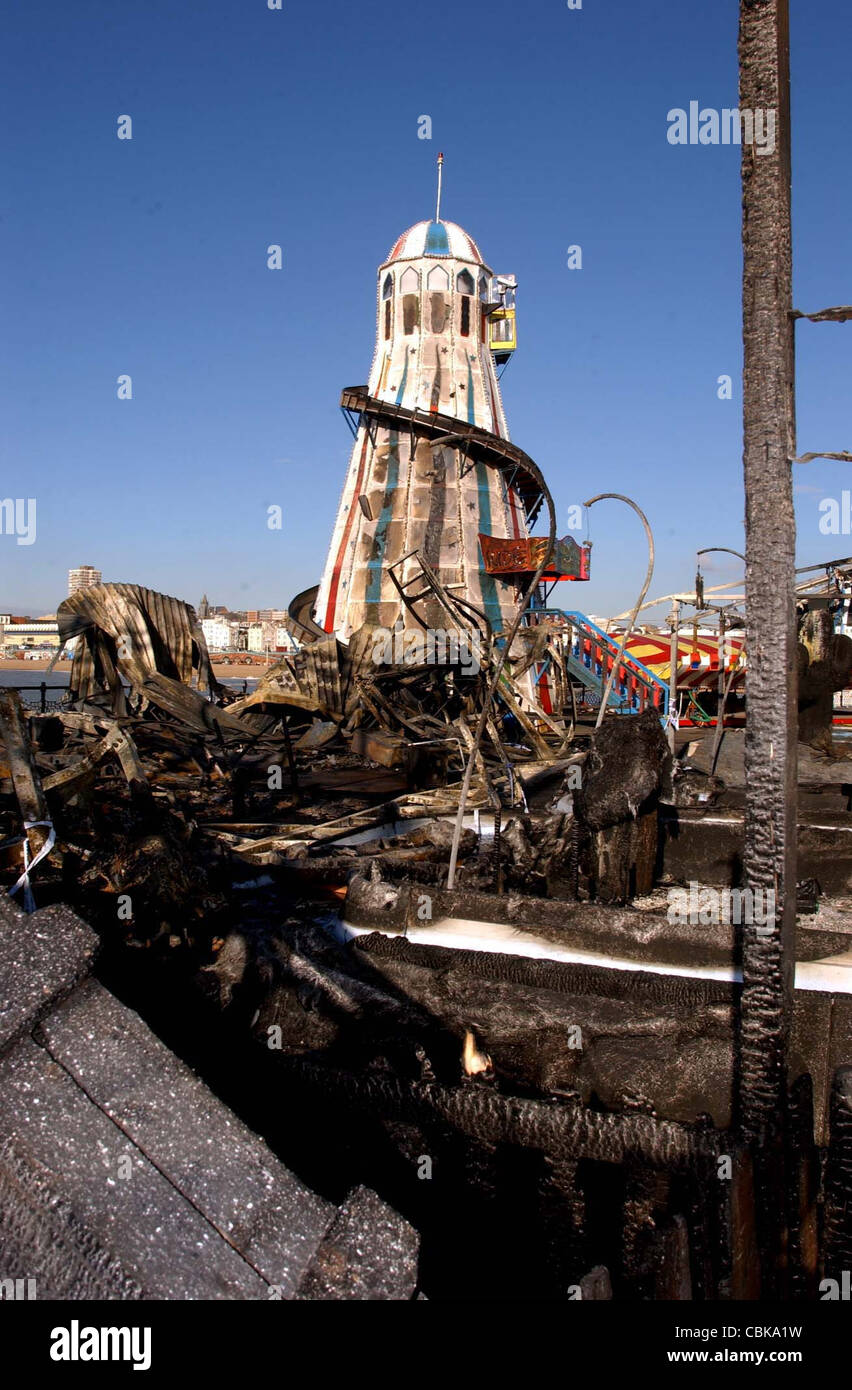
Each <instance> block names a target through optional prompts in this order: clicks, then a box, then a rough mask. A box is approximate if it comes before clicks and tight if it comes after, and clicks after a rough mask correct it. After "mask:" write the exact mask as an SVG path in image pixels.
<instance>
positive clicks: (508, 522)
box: [314, 161, 528, 641]
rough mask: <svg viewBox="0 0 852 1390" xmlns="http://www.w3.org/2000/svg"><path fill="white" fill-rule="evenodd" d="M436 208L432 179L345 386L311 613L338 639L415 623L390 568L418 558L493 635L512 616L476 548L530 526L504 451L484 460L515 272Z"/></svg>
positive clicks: (512, 594)
mask: <svg viewBox="0 0 852 1390" xmlns="http://www.w3.org/2000/svg"><path fill="white" fill-rule="evenodd" d="M439 170H441V161H439ZM439 210H441V186H439V193H438V208H436V215H435V220H434V221H424V222H417V224H416V225H414V227H411V228H410V229H409V231H407V232H404V234H403V235H402V236H400V238H399V239H398V240H396V242H395V243H393V247H392V250H391V254H389V256H388V259H386V261H385V263H384V264H382V265H381V267H379V271H378V285H377V341H375V353H374V357H372V368H371V371H370V381H368V384H367V386H366V388H354V389H352V391H347V392H343V399H342V404H343V407H345V409H346V410H347V411H349V413H350V417H354V421H357V423H354V421H353V423H354V448H353V450H352V459H350V463H349V471H347V475H346V482H345V485H343V495H342V498H341V505H339V509H338V518H336V524H335V530H334V535H332V539H331V548H329V552H328V560H327V563H325V570H324V574H322V582H321V584H320V589H318V595H317V603H316V609H314V619H316V621H317V624H318V626H320V627H321V628H324V631H327V632H335V634H336V635H338V638H341V639H342V641H347V639H349V638H350V635H352V634H353V632H356V631H357V630H359V628H360V627H363V626H364V624H367V626H368V627H385V628H392V627H393V626H395V623H396V621H398V620H399V619H402V621H403V624H404V626H406V627H407V626H413V623H414V620H413V617H411V614H410V613H406V610H404V605H403V603H402V599H400V594H399V588H398V585H396V584H395V582H393V577H392V574H391V570H392V569H393V574H395V575H396V578H398V580H399V581H402V585H403V587H404V585H406V584H407V582H410V581H411V580H416V577H417V571H418V569H420V559H423V560H424V562H425V563H427V566H428V567H429V569H431V570H432V571H434V574H435V575H436V578H438V580H439V582H441V585H442V587H443V588H445V589H446V591H448V594H449V595H453V596H457V598H460V599H464V600H467V602H468V603H471V605H474V606H475V607H477V609H478V610H481V612H482V613H485V614H486V617H488V620H489V623H491V626H492V628H493V630H495V631H499V630H500V628H503V627H505V626H507V624H509V621H510V619H511V617H513V616H514V605H516V585H514V584H511V582H505V581H502V580H500V578H499V577H498V575H495V574H493V573H489V570H488V569H486V564H485V557H484V553H482V546H481V543H480V535H481V534H485V535H489V537H498V538H507V539H509V538H510V539H516V541H518V539H520V541H524V539H525V538H527V535H528V530H527V524H528V507H527V506H525V503H524V498H523V495H521V493H520V492H518V491H517V488H516V486H513V485H511V482H510V481H509V480H507V475H506V474H507V473H509V474H510V473H511V460H510V459H509V457H506V463H507V466H509V467H507V470H500V468H495V467H493V466H491V467H489V464H488V463H486V461H485V459H484V457H482V455H484V446H489V445H491V443H492V442H493V446H496V448H499V446H500V443H503V445H507V443H509V435H507V430H506V417H505V414H503V404H502V400H500V389H499V385H498V378H496V371H495V361H496V360H498V357H499V359H500V360H506V359H507V354H509V353H510V352H511V349H513V347H514V279H513V278H511V277H496V275H495V274H493V271H492V270H491V268H489V267H488V265H486V264H485V261H484V259H482V254H481V252H480V249H478V246H477V243H475V242H474V240H473V238H471V236H468V235H467V232H464V231H463V229H461V228H460V227H457V225H456V224H454V222H446V221H442V220H441V215H439ZM400 562H402V564H400ZM443 621H445V624H446V619H445V620H443Z"/></svg>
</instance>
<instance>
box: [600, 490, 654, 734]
mask: <svg viewBox="0 0 852 1390" xmlns="http://www.w3.org/2000/svg"><path fill="white" fill-rule="evenodd" d="M605 498H612V500H613V501H615V502H626V503H627V506H628V507H632V508H633V510H634V512H635V513H636V515H637V516H638V518H639V520H640V521H641V522H642V525H643V526H644V527H645V535H646V536H647V537H648V572H647V574H646V575H645V583H644V584H643V585H642V590H641V592H640V594H639V597H638V598H637V600H636V602H635V604H634V605H633V612H632V613H631V614H630V620H629V622H628V624H627V627H626V628H625V630H624V635H623V637H622V639H621V645H620V646H619V649H618V653H617V655H616V656H615V657H614V658H613V662H612V666H611V667H610V672H609V675H608V676H607V680H606V685H605V686H604V689H603V694H602V696H601V707H600V709H599V710H598V717H597V721H596V723H595V729H599V728H600V726H601V724H602V723H603V717H604V714H605V713H606V707H607V704H608V702H609V697H610V692H611V690H612V683H613V681H614V680H615V672H616V668H617V667H618V665H619V664H620V662H621V661H622V659H623V657H624V648H625V646H626V645H627V639H628V638H629V637H630V635H631V633H632V631H633V624H634V623H635V621H636V614H637V613H638V612H639V609H640V608H641V607H642V600H643V599H644V597H645V595H646V594H647V592H648V589H649V587H650V584H651V576H652V575H653V573H654V536H653V533H652V531H651V527H650V525H649V523H648V518H647V517H646V515H645V513H644V512H643V511H642V508H641V507H639V506H637V505H636V503H635V502H634V501H633V500H632V499H631V498H630V497H625V496H624V494H623V493H621V492H599V493H598V494H597V496H595V497H591V498H590V499H589V501H588V502H584V503H583V506H584V507H593V506H594V504H595V502H602V501H603V500H604V499H605Z"/></svg>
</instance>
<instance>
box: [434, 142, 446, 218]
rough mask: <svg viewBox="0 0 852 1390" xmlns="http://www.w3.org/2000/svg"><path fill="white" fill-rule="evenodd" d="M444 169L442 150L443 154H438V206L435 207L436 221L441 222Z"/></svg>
mask: <svg viewBox="0 0 852 1390" xmlns="http://www.w3.org/2000/svg"><path fill="white" fill-rule="evenodd" d="M443 169H444V155H443V151H442V152H441V154H439V155H438V202H437V206H436V208H435V221H436V222H440V220H441V174H442V173H443Z"/></svg>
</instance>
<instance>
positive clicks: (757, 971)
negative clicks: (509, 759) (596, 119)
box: [739, 0, 796, 1297]
mask: <svg viewBox="0 0 852 1390" xmlns="http://www.w3.org/2000/svg"><path fill="white" fill-rule="evenodd" d="M739 64H740V85H739V109H740V111H741V112H752V113H756V112H758V111H760V112H761V113H770V112H771V113H774V119H775V129H776V140H775V143H774V146H773V147H772V148H771V149H770V147H769V146H768V145H764V146H762V147H760V148H758V146H756V145H755V144H753V143H743V146H742V161H741V170H742V202H743V212H742V235H743V350H744V360H743V465H744V473H745V494H746V649H747V651H748V669H747V675H746V699H747V722H746V743H745V774H746V807H745V850H744V871H745V877H746V881H747V884H748V886H749V887H750V888H751V889H753V890H758V889H762V890H763V891H764V892H772V893H774V894H775V920H774V922H771V921H770V924H769V925H761V924H760V923H758V922H756V921H753V922H752V923H750V924H749V925H747V926H746V927H745V929H744V942H743V995H742V1014H741V1020H740V1047H741V1079H740V1095H739V1103H740V1119H741V1124H742V1129H743V1133H744V1137H745V1138H746V1140H747V1141H748V1142H749V1143H750V1144H751V1145H752V1146H753V1152H754V1156H755V1162H756V1164H757V1165H758V1166H759V1168H760V1169H761V1171H760V1173H756V1175H755V1176H756V1188H757V1189H759V1191H760V1194H761V1196H760V1201H761V1208H762V1211H759V1212H758V1213H757V1214H756V1215H757V1221H758V1230H759V1234H758V1240H759V1244H760V1248H761V1276H762V1277H761V1294H762V1296H763V1297H771V1296H772V1293H773V1291H774V1290H775V1289H776V1288H777V1287H778V1282H777V1281H778V1280H779V1279H783V1273H782V1265H783V1253H782V1252H783V1249H784V1244H785V1232H784V1220H783V1215H782V1213H783V1209H784V1200H783V1186H784V1180H783V1149H784V1136H783V1128H784V1116H785V1113H786V1105H787V1047H788V1042H789V1034H790V1023H791V1017H792V997H793V969H794V946H793V937H794V928H795V898H796V893H795V883H796V859H795V855H796V623H795V602H794V590H793V583H794V579H793V576H794V568H795V519H794V513H793V493H792V475H791V462H790V461H791V460H792V459H793V458H794V457H795V453H796V445H795V411H794V400H793V370H794V367H793V319H792V250H791V223H790V92H789V68H790V60H789V15H788V0H740V24H739ZM763 119H764V120H765V121H766V122H767V124H768V122H769V116H768V115H764V117H763ZM753 916H754V917H757V916H761V918H762V914H757V913H755V914H753Z"/></svg>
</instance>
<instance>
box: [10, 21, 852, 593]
mask: <svg viewBox="0 0 852 1390" xmlns="http://www.w3.org/2000/svg"><path fill="white" fill-rule="evenodd" d="M736 24H737V5H736V3H735V0H712V3H700V2H699V0H643V2H642V3H636V2H635V0H634V2H632V3H631V2H630V0H583V5H582V9H580V10H571V9H569V8H568V6H567V4H565V3H564V0H536V3H535V4H531V5H526V6H522V5H517V4H516V3H509V0H490V3H488V4H485V3H484V0H456V3H446V0H434V3H433V4H431V5H430V6H428V7H415V6H407V5H400V4H399V3H394V4H391V3H389V2H388V0H370V3H369V4H365V5H353V4H351V3H350V4H344V3H342V0H326V2H325V3H323V4H313V5H308V4H304V3H296V0H283V8H282V10H281V11H272V10H269V9H268V7H267V3H266V0H180V2H179V3H175V0H139V3H135V4H131V3H129V0H119V3H106V0H75V3H74V4H73V5H72V4H68V3H61V4H60V3H58V2H57V0H46V3H38V4H33V3H32V0H7V4H6V7H5V19H4V22H3V29H4V39H3V44H2V49H3V57H2V65H3V70H2V95H0V103H2V129H3V131H4V132H5V134H4V142H5V146H6V148H5V151H4V166H5V169H6V179H5V181H4V183H5V187H4V190H3V193H2V199H0V204H1V205H0V218H1V219H2V220H0V245H1V246H2V249H0V264H2V272H0V273H1V274H2V287H3V303H4V316H5V324H6V327H5V331H4V333H3V335H2V348H0V352H2V361H0V377H2V386H1V387H0V390H2V412H0V413H1V414H2V422H0V430H2V435H1V436H0V438H2V451H3V476H4V485H3V489H2V493H3V495H4V496H7V495H14V496H35V497H36V498H37V506H38V512H37V521H38V529H37V540H36V543H35V544H33V545H31V546H18V545H16V543H15V538H14V537H12V536H8V535H0V609H3V610H8V609H11V610H12V611H15V612H26V611H29V612H36V611H38V612H41V611H48V610H52V609H53V608H55V606H56V603H57V602H58V601H59V600H60V599H61V598H62V597H64V594H65V577H66V571H67V569H68V568H69V567H70V566H72V565H77V564H82V563H89V564H94V565H97V566H98V567H99V568H101V569H102V570H103V573H104V577H105V578H107V579H114V580H125V581H136V582H140V583H143V584H146V585H148V586H150V587H152V588H158V589H162V590H165V591H167V592H169V593H173V594H177V595H178V596H180V597H182V598H186V599H189V600H190V601H192V602H197V600H198V598H199V597H200V595H201V593H202V591H206V592H207V593H208V595H209V597H210V599H211V601H212V602H223V603H229V604H230V605H232V606H233V607H257V606H267V605H269V606H279V605H280V606H284V605H286V603H287V601H288V600H289V598H290V597H291V596H292V595H293V594H294V593H296V592H297V591H298V590H300V589H302V588H305V587H306V586H307V585H308V584H310V583H313V582H316V581H317V580H318V579H319V577H320V572H321V569H322V565H323V563H324V559H325V552H326V548H327V545H328V540H329V536H330V532H331V527H332V524H333V520H334V515H335V511H336V507H337V502H338V498H339V494H340V489H341V486H342V481H343V474H344V470H345V467H346V462H347V458H348V452H349V448H350V445H351V440H350V436H349V434H348V432H347V430H346V427H345V423H344V421H343V419H342V417H341V415H340V412H339V410H338V401H339V393H340V390H341V388H342V387H344V386H349V385H356V384H359V383H361V382H363V381H365V380H366V377H367V373H368V370H369V365H370V360H371V356H372V350H373V336H374V313H375V307H374V293H375V269H376V267H377V265H378V264H379V263H380V262H381V261H382V260H383V259H384V257H385V256H386V255H387V252H388V249H389V247H390V246H391V244H392V243H393V241H394V240H395V238H396V237H397V236H398V235H399V233H400V232H401V231H402V230H403V229H404V228H406V227H407V226H409V225H410V224H411V223H413V222H415V221H417V220H419V219H420V218H422V217H426V216H429V215H430V212H431V208H432V206H433V198H434V165H435V159H436V157H437V153H438V151H439V150H443V151H444V154H445V161H446V162H445V178H444V202H443V211H444V214H445V216H447V217H448V218H451V219H452V220H454V221H457V222H460V223H461V224H462V226H464V227H465V228H466V229H467V230H468V231H470V233H471V234H472V235H473V236H474V237H475V238H476V240H477V241H478V243H479V245H480V247H481V248H482V250H483V254H484V255H485V257H486V259H487V260H488V261H489V263H490V264H491V265H492V266H493V267H494V269H495V270H497V271H501V272H504V271H511V272H514V273H515V274H516V275H517V276H518V281H519V286H520V288H519V294H518V324H519V349H518V352H517V353H516V354H515V358H514V360H513V361H512V362H511V363H510V364H509V367H508V370H507V372H506V374H505V376H504V378H503V393H504V402H505V406H506V411H507V417H508V421H509V427H510V431H511V434H512V438H513V439H514V440H515V441H516V442H517V443H518V444H520V445H521V446H522V447H523V448H524V449H526V450H527V452H528V453H529V454H530V455H531V456H532V457H533V458H534V459H535V460H536V462H537V463H538V464H539V465H540V467H541V468H542V469H543V470H544V472H545V474H546V476H547V478H548V480H549V482H550V485H551V489H552V491H553V494H554V497H555V499H556V503H557V509H558V512H559V516H560V526H562V524H563V523H565V522H566V518H567V513H568V508H569V506H570V505H571V504H573V503H576V502H581V501H583V500H584V499H585V498H587V497H589V496H591V495H592V494H593V493H595V492H599V491H613V492H625V493H627V494H629V495H630V496H632V497H634V498H635V499H636V500H637V502H639V503H640V505H641V506H642V507H643V508H644V509H645V511H646V512H647V514H648V516H649V519H650V521H651V523H652V526H653V528H654V531H655V536H656V541H657V554H658V559H657V568H656V572H655V576H654V580H653V591H654V592H655V593H667V592H669V591H671V590H673V589H676V588H684V587H688V586H689V584H690V583H691V579H692V576H693V574H694V570H695V551H696V548H697V547H699V546H706V545H727V546H732V547H734V548H735V549H741V548H742V541H743V529H742V516H743V499H742V474H741V416H740V409H741V392H740V383H739V372H740V365H741V349H740V297H739V296H740V247H739V233H740V190H739V169H738V156H739V151H738V150H737V149H736V148H732V147H722V146H720V147H712V146H685V147H675V146H672V145H670V144H669V143H668V142H667V139H666V131H667V122H666V114H667V112H668V111H669V109H670V108H673V107H683V108H686V107H688V104H689V102H690V101H691V100H697V101H699V102H700V103H701V105H702V106H712V107H716V108H721V107H724V106H734V105H736V82H737V72H736ZM792 48H793V117H794V124H793V129H794V142H793V158H794V232H795V254H796V277H795V303H796V305H797V307H799V308H801V309H804V310H807V311H811V310H815V309H819V308H823V307H824V306H826V305H828V304H837V303H848V302H849V301H850V300H852V290H850V285H849V266H850V262H852V254H850V253H851V252H852V245H850V242H851V241H852V184H850V180H849V177H848V148H849V134H850V126H851V125H852V115H850V111H849V105H848V55H849V53H850V51H852V7H850V6H849V4H848V0H792ZM124 114H129V115H130V116H131V117H132V120H133V139H132V141H121V140H119V139H117V136H116V130H117V119H118V117H119V116H120V115H124ZM423 114H428V115H429V116H431V119H432V132H433V138H432V140H431V141H427V140H419V139H418V138H417V131H418V117H419V116H420V115H423ZM271 243H279V244H280V245H281V246H282V248H283V256H284V269H283V270H282V271H281V272H275V271H270V270H269V269H267V265H266V248H267V246H268V245H269V244H271ZM573 244H580V245H581V246H582V249H583V268H582V270H579V271H578V270H574V271H572V270H569V269H568V267H567V254H566V253H567V248H568V246H570V245H573ZM797 331H798V335H799V336H798V416H799V448H800V452H804V451H805V450H819V449H827V450H840V449H848V448H850V446H852V428H850V424H852V422H850V415H851V414H852V393H850V390H849V381H850V370H852V328H850V326H849V325H846V326H843V325H831V324H826V325H811V324H802V325H800V327H799V329H798V330H797ZM123 373H129V374H130V375H131V377H132V381H133V399H132V401H119V400H118V399H117V396H116V392H117V385H116V381H117V378H118V376H119V375H120V374H123ZM725 373H727V374H729V375H731V376H732V377H733V379H734V388H733V399H732V400H728V401H721V400H719V399H718V397H717V378H718V377H719V376H720V375H722V374H725ZM796 483H797V511H798V519H799V556H800V559H799V563H800V564H808V563H814V562H816V561H818V560H821V559H825V558H829V557H831V556H836V555H843V554H845V553H846V552H847V551H850V552H852V537H844V536H838V537H827V536H823V535H821V534H820V531H819V528H818V520H819V512H818V504H819V501H820V499H821V498H823V497H825V496H836V497H838V498H839V497H840V492H841V488H842V487H843V486H844V484H845V485H846V486H849V487H852V473H850V472H849V471H848V470H847V471H846V472H844V466H843V465H840V464H820V463H816V464H811V465H808V466H807V467H802V468H798V469H797V471H796ZM271 505H279V506H281V507H282V509H283V525H282V529H281V530H280V531H274V530H272V531H271V530H269V529H268V528H267V525H266V520H267V508H268V507H269V506H271ZM566 524H567V523H566ZM591 536H592V539H593V541H594V551H593V575H594V577H593V579H592V581H591V583H589V584H588V585H585V586H582V588H580V587H571V588H569V587H568V586H567V585H563V586H562V587H561V598H562V601H563V603H564V606H566V607H580V608H582V609H584V610H585V611H587V612H594V613H607V612H615V611H618V610H619V609H624V608H627V607H629V606H630V603H631V601H632V599H633V597H634V595H635V592H636V590H637V589H638V586H639V583H640V582H641V579H642V577H643V575H644V569H645V551H644V540H643V537H642V533H641V528H640V527H639V523H638V521H637V520H636V518H635V517H634V516H633V515H632V514H631V513H630V512H629V511H628V510H627V509H626V508H624V507H622V506H621V505H620V504H618V503H600V504H598V506H597V507H596V508H595V509H594V511H593V513H592V529H591ZM708 561H710V562H712V563H710V564H708V565H707V566H706V567H705V569H706V573H707V574H708V576H712V578H713V580H716V581H720V580H723V579H728V578H733V577H736V574H737V562H735V561H731V564H730V566H729V565H728V564H727V561H726V557H724V556H718V557H715V562H714V557H708Z"/></svg>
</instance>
